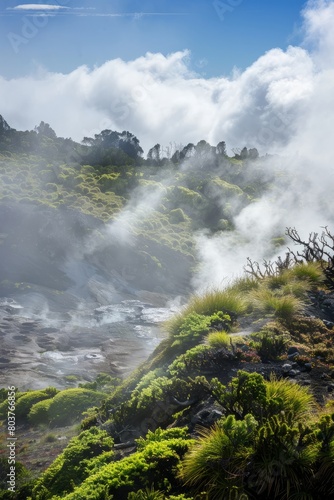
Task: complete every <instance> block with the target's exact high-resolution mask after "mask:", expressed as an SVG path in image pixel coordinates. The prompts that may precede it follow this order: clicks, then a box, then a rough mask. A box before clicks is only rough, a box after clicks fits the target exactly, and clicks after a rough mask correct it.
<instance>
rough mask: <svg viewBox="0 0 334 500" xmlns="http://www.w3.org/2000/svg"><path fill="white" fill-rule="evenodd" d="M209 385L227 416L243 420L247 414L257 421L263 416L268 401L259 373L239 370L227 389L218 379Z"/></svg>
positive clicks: (263, 382)
mask: <svg viewBox="0 0 334 500" xmlns="http://www.w3.org/2000/svg"><path fill="white" fill-rule="evenodd" d="M211 384H212V387H213V394H214V395H215V396H216V398H217V399H218V401H219V403H220V404H222V405H223V406H224V407H225V408H226V410H227V413H228V414H232V415H235V416H236V417H238V418H244V417H245V416H246V415H247V414H249V413H250V414H252V415H254V417H255V418H257V419H261V418H262V417H264V416H265V414H266V411H267V407H268V399H267V394H266V385H265V381H264V379H263V377H262V375H260V374H259V373H256V372H254V373H248V372H245V371H243V370H239V371H238V375H237V377H234V378H233V379H232V380H231V382H230V383H229V384H228V385H227V387H225V386H223V385H222V384H221V382H219V380H218V379H212V381H211Z"/></svg>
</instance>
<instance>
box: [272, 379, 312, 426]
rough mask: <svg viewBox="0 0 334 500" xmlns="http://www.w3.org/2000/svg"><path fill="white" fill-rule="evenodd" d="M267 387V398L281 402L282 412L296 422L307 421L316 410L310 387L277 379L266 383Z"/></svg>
mask: <svg viewBox="0 0 334 500" xmlns="http://www.w3.org/2000/svg"><path fill="white" fill-rule="evenodd" d="M265 385H266V394H267V398H268V399H273V400H276V401H279V402H280V406H281V408H280V410H281V411H284V413H285V414H289V415H290V416H291V417H292V418H293V420H294V421H299V422H300V421H307V420H308V419H309V418H310V416H311V415H312V413H313V411H314V410H315V401H314V397H313V395H312V394H311V392H310V390H309V388H308V387H305V386H301V385H299V384H295V383H293V382H291V381H290V380H288V379H280V380H278V379H277V378H275V377H271V379H270V380H269V381H265Z"/></svg>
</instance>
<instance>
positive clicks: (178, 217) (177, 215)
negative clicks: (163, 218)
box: [169, 208, 186, 224]
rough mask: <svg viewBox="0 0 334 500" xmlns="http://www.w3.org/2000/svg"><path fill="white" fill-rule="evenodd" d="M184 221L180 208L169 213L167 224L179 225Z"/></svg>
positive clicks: (184, 217)
mask: <svg viewBox="0 0 334 500" xmlns="http://www.w3.org/2000/svg"><path fill="white" fill-rule="evenodd" d="M185 220H186V216H185V214H184V212H183V210H182V209H181V208H175V209H174V210H171V211H170V212H169V222H170V223H171V224H179V223H180V222H184V221H185Z"/></svg>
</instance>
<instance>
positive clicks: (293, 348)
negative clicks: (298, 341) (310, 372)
mask: <svg viewBox="0 0 334 500" xmlns="http://www.w3.org/2000/svg"><path fill="white" fill-rule="evenodd" d="M295 353H297V354H299V351H298V347H296V346H291V347H289V349H288V356H289V355H291V354H295Z"/></svg>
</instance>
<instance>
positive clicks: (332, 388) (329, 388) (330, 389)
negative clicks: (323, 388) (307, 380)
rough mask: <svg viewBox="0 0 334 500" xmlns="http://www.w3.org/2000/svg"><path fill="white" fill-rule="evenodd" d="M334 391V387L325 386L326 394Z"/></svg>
mask: <svg viewBox="0 0 334 500" xmlns="http://www.w3.org/2000/svg"><path fill="white" fill-rule="evenodd" d="M333 391H334V385H333V384H331V385H328V386H327V392H333Z"/></svg>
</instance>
